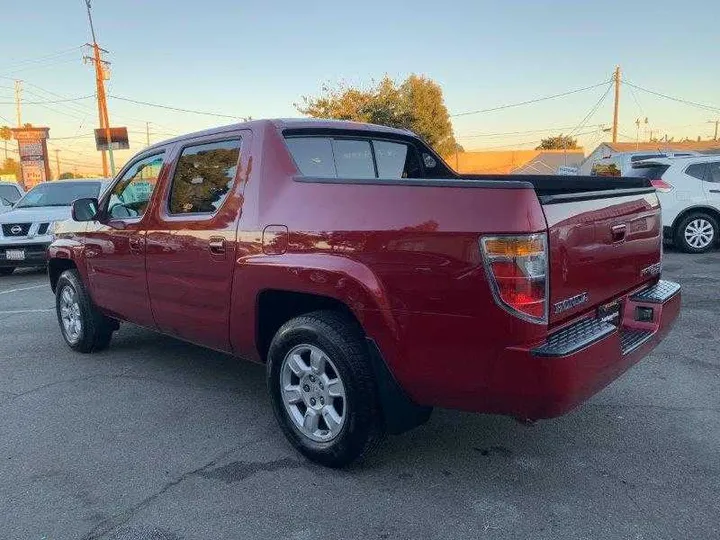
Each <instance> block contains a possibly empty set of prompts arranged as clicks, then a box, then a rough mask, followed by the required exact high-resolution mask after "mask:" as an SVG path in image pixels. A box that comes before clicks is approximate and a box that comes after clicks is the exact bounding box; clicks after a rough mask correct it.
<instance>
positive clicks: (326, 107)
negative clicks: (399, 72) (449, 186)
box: [295, 74, 457, 155]
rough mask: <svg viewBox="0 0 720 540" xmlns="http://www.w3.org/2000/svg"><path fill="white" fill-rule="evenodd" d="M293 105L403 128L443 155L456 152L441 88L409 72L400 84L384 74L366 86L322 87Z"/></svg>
mask: <svg viewBox="0 0 720 540" xmlns="http://www.w3.org/2000/svg"><path fill="white" fill-rule="evenodd" d="M295 107H296V108H297V109H298V111H300V112H301V113H303V114H305V115H308V116H312V117H314V118H334V119H336V120H354V121H356V122H370V123H372V124H380V125H384V126H390V127H397V128H406V129H409V130H411V131H413V132H415V133H417V134H418V135H420V136H421V137H422V138H423V139H425V140H426V141H427V142H428V143H429V144H430V145H431V146H432V147H433V148H434V149H435V150H436V151H437V152H438V153H440V154H442V155H448V154H450V153H452V152H455V149H456V145H457V143H456V142H455V136H454V135H453V129H452V123H451V122H450V115H449V113H448V110H447V107H445V102H444V100H443V94H442V89H441V88H440V86H439V85H438V84H437V83H436V82H434V81H433V80H431V79H429V78H427V77H424V76H422V75H415V74H413V75H410V76H409V77H408V78H407V79H405V80H404V81H403V82H402V83H400V84H397V83H396V82H395V81H393V80H392V79H390V78H389V77H387V76H386V77H384V78H383V79H382V80H381V81H380V82H379V83H378V84H374V85H372V86H371V87H370V88H367V89H362V88H353V87H348V86H344V85H340V86H338V87H336V88H331V87H329V86H323V88H322V91H321V94H320V95H319V96H317V97H312V96H303V98H302V103H300V104H297V103H296V104H295Z"/></svg>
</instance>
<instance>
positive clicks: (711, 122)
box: [708, 120, 720, 141]
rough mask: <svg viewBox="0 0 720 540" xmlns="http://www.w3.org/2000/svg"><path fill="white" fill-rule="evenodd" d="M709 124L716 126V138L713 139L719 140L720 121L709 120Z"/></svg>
mask: <svg viewBox="0 0 720 540" xmlns="http://www.w3.org/2000/svg"><path fill="white" fill-rule="evenodd" d="M708 123H709V124H715V137H713V141H717V140H718V125H719V124H720V120H708Z"/></svg>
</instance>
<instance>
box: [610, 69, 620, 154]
mask: <svg viewBox="0 0 720 540" xmlns="http://www.w3.org/2000/svg"><path fill="white" fill-rule="evenodd" d="M620 76H621V75H620V66H616V67H615V75H613V80H614V81H615V112H614V113H613V127H612V142H614V143H616V142H617V137H618V120H619V118H620Z"/></svg>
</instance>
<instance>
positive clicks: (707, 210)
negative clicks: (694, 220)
mask: <svg viewBox="0 0 720 540" xmlns="http://www.w3.org/2000/svg"><path fill="white" fill-rule="evenodd" d="M690 214H708V215H710V216H712V217H713V218H714V219H715V221H716V222H717V223H718V224H720V210H718V209H717V208H713V207H712V206H705V205H696V206H690V207H689V208H686V209H685V210H683V211H682V212H680V213H679V214H678V215H677V216H675V219H674V220H673V223H672V231H673V235H674V234H675V232H676V231H677V227H678V226H679V225H680V223H681V222H682V220H683V219H685V218H686V217H687V216H689V215H690Z"/></svg>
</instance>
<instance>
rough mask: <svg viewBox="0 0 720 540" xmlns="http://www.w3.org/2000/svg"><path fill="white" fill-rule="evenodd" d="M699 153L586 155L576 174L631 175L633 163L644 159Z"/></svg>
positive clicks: (697, 154) (645, 152)
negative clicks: (593, 156) (598, 156)
mask: <svg viewBox="0 0 720 540" xmlns="http://www.w3.org/2000/svg"><path fill="white" fill-rule="evenodd" d="M699 155H701V154H699V153H697V152H693V151H687V152H647V151H644V152H615V153H612V154H608V155H606V156H602V157H600V158H599V159H595V158H593V159H591V158H590V157H588V159H586V160H585V161H584V162H583V163H582V165H580V168H579V169H578V174H581V175H582V174H589V175H592V176H631V175H632V174H633V165H634V164H635V163H637V162H639V161H642V160H645V159H656V158H664V157H688V156H699Z"/></svg>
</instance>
